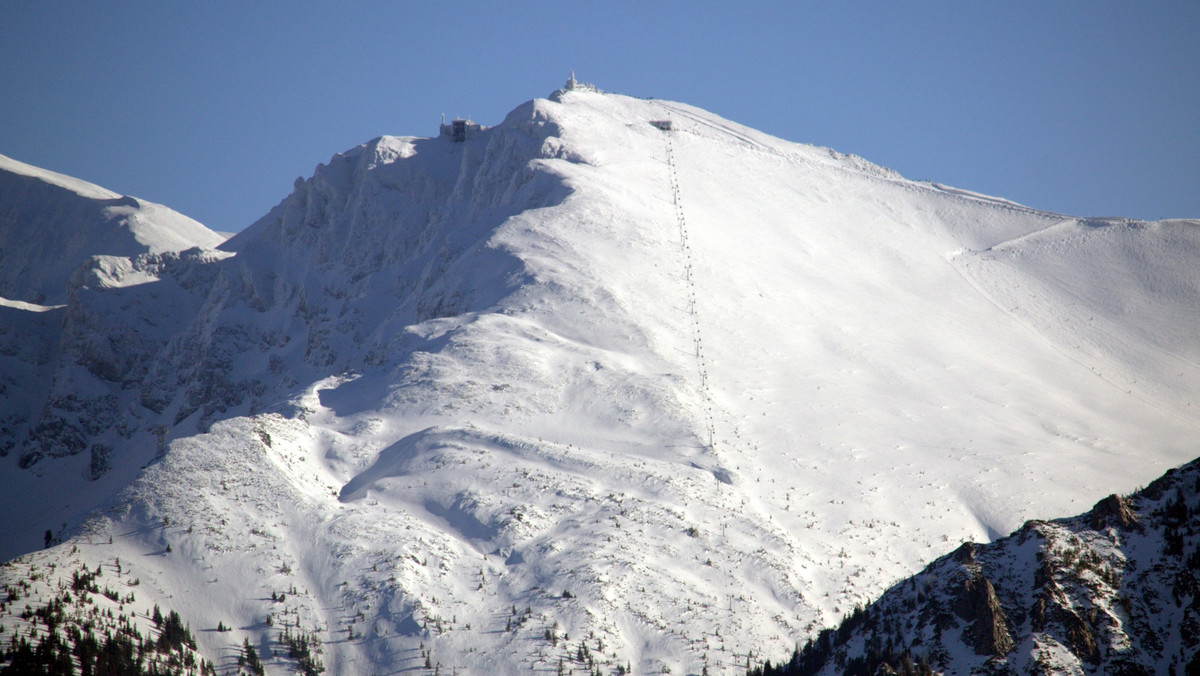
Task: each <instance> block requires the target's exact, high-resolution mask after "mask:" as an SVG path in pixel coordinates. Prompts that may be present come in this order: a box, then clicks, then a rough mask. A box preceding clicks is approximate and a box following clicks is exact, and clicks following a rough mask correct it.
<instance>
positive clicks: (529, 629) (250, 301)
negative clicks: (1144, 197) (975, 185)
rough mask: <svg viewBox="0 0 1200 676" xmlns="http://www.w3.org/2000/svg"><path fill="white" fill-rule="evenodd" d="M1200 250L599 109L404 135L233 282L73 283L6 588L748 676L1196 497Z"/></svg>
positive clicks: (1179, 235)
mask: <svg viewBox="0 0 1200 676" xmlns="http://www.w3.org/2000/svg"><path fill="white" fill-rule="evenodd" d="M1198 225H1200V224H1198V223H1197V222H1196V221H1168V222H1156V223H1145V222H1136V221H1126V220H1114V219H1104V220H1096V219H1082V218H1073V217H1068V216H1064V215H1060V214H1049V213H1045V212H1039V211H1037V210H1034V209H1030V208H1027V207H1023V206H1020V205H1017V204H1013V203H1011V202H1008V201H1005V200H1002V199H997V198H991V197H986V196H982V195H977V194H974V193H970V192H967V191H963V190H958V189H954V188H949V187H946V186H942V185H939V184H932V183H925V182H914V181H909V180H906V179H904V178H902V177H900V176H898V175H897V174H895V173H894V172H892V171H889V170H886V169H883V168H881V167H878V166H875V165H873V164H871V163H869V162H867V161H865V160H863V159H861V158H858V157H854V156H848V155H842V154H840V153H837V152H834V151H832V150H829V149H825V148H819V147H814V146H808V145H801V144H795V143H790V142H787V141H783V140H780V139H777V138H773V137H770V136H767V135H765V134H762V133H760V132H757V131H754V130H752V129H748V128H746V127H743V126H741V125H738V124H735V123H733V122H730V121H727V120H724V119H722V118H720V117H718V116H716V115H713V114H711V113H708V112H705V111H703V110H700V109H697V108H694V107H691V106H687V105H684V104H680V103H674V102H668V101H657V100H640V99H634V98H630V97H626V96H619V95H611V94H602V93H600V92H598V91H595V90H594V88H585V87H577V88H575V89H571V90H562V91H560V92H557V93H556V94H555V95H554V96H553V97H552V99H550V100H542V99H539V100H534V101H530V102H528V103H525V104H523V105H521V106H519V107H518V108H516V109H515V110H513V111H512V112H511V113H510V114H509V115H508V116H507V117H506V118H505V120H504V121H503V122H501V123H500V124H497V125H495V126H491V127H481V126H480V127H472V128H471V130H470V132H469V133H466V131H465V127H464V133H463V134H461V135H459V134H456V133H453V128H452V133H450V134H446V135H441V136H438V137H435V138H413V137H386V136H385V137H381V138H378V139H375V140H373V141H370V142H368V143H366V144H364V145H362V146H359V147H358V148H355V149H352V150H350V151H347V152H345V153H342V154H339V155H336V156H335V157H334V158H332V160H330V161H329V163H327V164H324V165H321V166H319V167H317V170H316V172H315V174H314V175H313V177H312V178H309V179H307V180H298V181H297V182H296V185H295V189H294V191H293V193H292V194H291V195H289V196H288V197H287V198H286V199H284V200H283V201H282V202H281V203H280V204H279V205H278V206H277V207H275V208H274V209H272V210H271V212H270V213H268V214H267V215H266V216H264V217H263V218H262V219H260V220H259V221H257V222H256V223H254V224H253V225H251V226H250V227H248V228H247V229H246V230H245V231H243V232H242V233H241V234H239V235H237V236H235V237H234V238H232V239H230V240H229V241H227V242H225V243H223V244H221V245H220V248H219V249H217V250H210V249H195V250H191V251H188V252H183V253H178V254H166V253H164V254H156V255H149V254H147V255H141V256H136V257H132V258H129V257H126V258H105V259H95V262H94V263H93V264H92V265H91V266H90V267H89V268H86V269H84V270H81V271H79V272H77V273H76V281H75V282H74V285H73V288H74V289H75V291H74V292H73V293H72V294H71V295H70V296H69V300H68V305H67V307H66V308H65V310H64V311H63V313H62V314H61V315H58V317H60V319H59V320H57V321H61V322H62V324H61V327H60V328H55V327H51V328H53V329H54V330H60V331H61V338H60V340H59V348H58V349H57V351H55V352H54V353H53V354H48V355H46V356H45V359H46V362H45V366H44V367H43V368H40V369H39V370H38V372H37V373H38V375H37V377H36V378H32V377H31V379H30V381H29V382H28V383H26V385H27V387H28V391H29V392H34V393H37V397H39V401H42V402H44V405H39V406H37V407H29V406H25V405H23V404H22V405H21V406H18V405H17V404H16V403H14V402H17V401H19V400H21V396H22V395H21V394H20V393H19V392H17V391H16V390H14V389H13V388H11V387H10V388H9V389H8V390H6V391H5V393H4V395H3V396H4V397H5V398H4V399H3V400H2V405H3V406H4V407H5V408H4V411H5V412H6V413H5V414H6V415H7V416H8V417H7V419H8V420H10V421H12V422H10V423H8V424H7V425H6V426H5V427H4V428H2V429H0V434H7V435H8V436H7V437H4V436H0V444H6V446H2V447H4V448H6V449H8V450H7V457H5V458H0V466H2V469H0V494H2V495H4V497H3V498H0V500H3V502H2V503H0V504H2V505H3V507H2V510H3V513H5V514H12V513H16V512H17V510H18V509H22V508H24V509H27V508H26V507H23V506H25V505H32V506H34V510H33V511H32V512H31V513H34V514H38V515H42V519H43V521H44V523H42V522H37V520H36V519H35V520H32V521H25V522H22V523H13V522H12V521H11V520H9V524H7V525H5V526H4V528H7V529H8V530H7V532H5V533H4V534H3V538H2V539H0V541H2V542H3V544H4V546H5V551H4V554H5V555H6V556H15V555H18V554H21V553H22V552H28V551H30V550H33V549H35V548H37V547H40V546H41V545H42V544H43V534H44V532H45V531H46V530H49V531H51V532H50V533H49V536H50V537H49V540H51V541H54V542H61V544H59V545H57V546H55V547H52V548H50V549H49V550H47V551H46V552H43V553H40V554H36V555H33V554H31V555H27V556H25V557H23V558H22V559H21V563H20V565H15V564H14V565H13V566H10V568H9V569H8V572H6V573H4V575H5V577H6V580H7V583H8V584H14V583H13V582H12V581H11V580H9V579H10V578H14V577H16V576H18V575H21V574H25V573H26V572H27V571H28V570H30V568H29V566H33V565H41V564H43V563H45V562H47V561H50V560H56V561H67V560H70V561H73V562H77V564H76V563H72V564H71V565H81V566H85V567H87V566H90V567H91V569H94V568H95V567H96V566H97V565H102V566H109V567H112V566H113V565H114V563H115V561H116V560H117V559H119V562H120V563H119V566H118V567H117V568H114V570H120V571H123V572H122V573H121V575H123V576H125V578H128V577H130V576H133V577H136V579H137V580H138V581H139V587H138V589H137V601H136V604H135V605H134V607H135V608H136V609H137V612H139V613H142V614H143V615H145V614H146V613H148V612H149V605H148V604H150V605H152V604H153V603H156V602H157V603H162V604H163V605H164V606H167V605H170V606H171V607H173V608H174V609H176V610H178V611H179V613H180V614H181V615H182V616H183V617H185V618H187V619H188V621H189V622H190V623H191V626H192V627H193V628H198V629H199V628H209V629H211V628H216V627H218V626H221V627H231V628H232V630H231V631H228V632H224V631H213V632H200V633H198V634H197V636H196V642H197V644H198V650H199V651H200V653H201V654H202V655H206V656H208V658H209V659H218V657H219V656H222V655H228V654H230V651H231V650H234V649H236V648H238V646H242V645H243V642H246V645H251V646H253V647H255V648H256V650H257V652H258V654H265V655H274V657H273V658H272V659H271V661H269V663H268V668H269V669H270V668H279V669H282V668H284V666H285V665H288V666H289V668H291V667H297V666H300V665H301V663H300V661H298V660H300V658H299V657H297V656H296V654H292V653H290V652H289V648H288V647H287V646H290V645H291V643H289V641H293V640H294V639H295V636H296V635H297V632H300V635H302V636H304V637H312V638H314V639H319V642H320V644H321V645H322V646H323V647H322V652H321V656H320V659H321V661H322V662H323V665H324V666H325V668H326V669H327V670H329V671H330V672H332V673H339V672H341V673H350V672H358V673H369V672H371V671H379V672H391V671H395V670H397V669H401V670H403V669H417V670H420V669H430V670H435V669H437V667H438V665H440V667H441V669H442V670H452V669H455V668H457V669H458V670H459V671H464V672H472V673H517V672H528V671H530V670H552V669H555V668H557V667H559V666H561V665H566V666H572V667H575V668H587V669H588V670H594V669H600V670H601V671H602V672H603V673H618V672H623V671H628V670H632V671H633V672H635V673H649V672H658V673H661V672H663V671H664V670H668V669H669V670H671V671H672V672H673V673H699V672H701V671H702V670H703V669H705V668H708V669H709V670H713V671H716V672H727V671H730V670H733V669H738V668H745V667H746V666H747V664H748V661H749V655H748V653H749V652H750V651H751V650H755V649H758V648H759V647H760V646H762V645H764V643H763V641H764V638H765V640H766V645H767V647H768V649H769V650H773V651H776V652H778V653H779V654H783V653H785V652H789V651H790V650H791V649H792V647H793V645H794V644H795V643H796V642H797V641H799V640H801V639H802V638H803V637H806V636H811V635H814V634H815V632H816V631H818V630H819V629H820V628H822V627H823V626H826V625H828V624H829V623H831V622H832V621H833V620H835V619H837V618H838V617H840V616H841V615H842V614H844V613H846V612H847V611H848V610H849V609H850V608H851V607H853V606H854V605H855V604H856V603H859V602H863V601H865V600H867V599H869V598H871V597H873V596H874V595H876V594H877V593H879V592H881V591H882V590H883V589H884V588H885V587H886V586H887V585H888V584H890V583H891V582H893V581H894V580H896V579H898V578H899V577H901V576H904V575H908V574H910V573H912V572H913V571H915V570H917V569H919V568H920V567H921V566H923V565H924V564H926V563H927V562H928V561H930V560H932V559H933V558H934V557H935V556H937V555H939V554H941V553H943V552H944V551H946V550H948V549H950V548H952V547H953V546H955V545H956V544H957V543H959V542H961V541H964V540H982V541H987V540H990V539H992V538H994V537H998V536H999V535H1000V534H1002V533H1007V532H1009V531H1011V530H1012V529H1014V528H1015V527H1016V526H1018V525H1019V524H1020V523H1022V522H1023V521H1025V520H1026V519H1028V518H1030V517H1034V516H1039V515H1043V514H1058V513H1071V511H1072V510H1071V505H1072V504H1075V503H1078V505H1084V504H1091V503H1093V502H1095V497H1096V496H1097V495H1106V494H1108V493H1112V492H1123V491H1127V490H1129V489H1132V488H1133V487H1134V486H1135V485H1137V484H1138V483H1144V482H1146V481H1149V480H1150V479H1152V478H1154V477H1155V476H1156V475H1158V474H1160V473H1162V472H1163V471H1164V470H1166V469H1167V468H1168V467H1171V466H1174V465H1177V464H1179V463H1181V462H1183V461H1185V460H1188V459H1190V458H1191V457H1192V456H1193V455H1194V453H1195V449H1194V444H1192V442H1191V439H1194V438H1195V435H1196V432H1197V425H1198V423H1200V411H1197V410H1196V407H1194V406H1192V403H1193V402H1194V401H1196V397H1197V393H1198V391H1200V330H1198V329H1200V320H1198V319H1197V315H1196V314H1195V312H1194V308H1195V307H1197V306H1198V303H1200V278H1198V276H1197V275H1198V273H1197V271H1198V270H1200V266H1198V265H1197V264H1196V263H1197V261H1198V259H1200V227H1198ZM12 310H13V312H14V313H16V312H32V310H24V309H20V308H13V309H12ZM22 316H25V315H22ZM29 321H32V320H29ZM39 326H40V325H39ZM51 328H46V329H45V330H47V331H49V330H51ZM22 411H24V412H26V413H27V418H28V419H21V418H20V414H21V412H22ZM110 542H111V544H110ZM68 550H70V552H71V553H70V554H69V555H68V554H67V551H68ZM59 570H60V571H66V572H62V573H61V574H63V575H68V574H70V566H68V565H65V564H64V565H62V566H60V567H59ZM47 584H49V583H47ZM44 588H46V589H50V587H49V586H45V587H44ZM29 593H31V594H32V593H33V592H29ZM281 595H282V596H283V600H280V596H281ZM3 621H4V623H5V624H6V625H13V626H16V627H19V628H20V629H19V630H21V631H24V627H26V626H27V625H26V624H22V622H23V621H22V620H19V619H17V618H15V617H11V616H6V617H5V618H4V620H3ZM285 630H286V633H285ZM306 640H307V638H306ZM289 654H291V656H290V657H288V655H289ZM272 665H274V667H272Z"/></svg>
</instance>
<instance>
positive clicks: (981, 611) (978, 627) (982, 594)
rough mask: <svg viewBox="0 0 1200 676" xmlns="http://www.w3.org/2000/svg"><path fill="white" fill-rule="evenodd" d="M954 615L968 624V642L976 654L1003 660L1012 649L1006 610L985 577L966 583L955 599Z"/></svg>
mask: <svg viewBox="0 0 1200 676" xmlns="http://www.w3.org/2000/svg"><path fill="white" fill-rule="evenodd" d="M954 612H955V614H956V615H958V617H959V618H961V619H962V620H963V621H965V622H967V623H968V625H969V626H968V628H967V635H968V636H969V637H970V638H969V639H968V643H969V644H970V645H971V647H972V648H974V649H975V654H977V655H984V656H988V657H1004V656H1005V655H1007V654H1008V652H1009V651H1010V650H1012V649H1013V641H1012V637H1011V636H1009V634H1008V622H1007V621H1006V619H1005V617H1004V608H1003V607H1001V605H1000V599H998V598H997V597H996V590H995V589H994V588H993V587H992V583H991V582H989V581H988V580H987V578H985V577H983V575H982V574H978V575H974V576H972V577H968V578H967V579H966V580H964V581H963V583H962V586H961V587H960V588H959V590H958V595H957V596H956V597H955V601H954Z"/></svg>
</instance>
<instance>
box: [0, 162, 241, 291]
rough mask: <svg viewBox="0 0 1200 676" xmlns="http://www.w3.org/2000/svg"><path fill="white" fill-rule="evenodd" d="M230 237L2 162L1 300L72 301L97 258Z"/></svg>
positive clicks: (150, 206) (140, 203)
mask: <svg viewBox="0 0 1200 676" xmlns="http://www.w3.org/2000/svg"><path fill="white" fill-rule="evenodd" d="M224 239H225V237H224V236H222V235H220V234H218V233H215V232H213V231H212V230H209V229H208V228H206V227H204V226H203V225H201V224H199V223H197V222H196V221H194V220H192V219H190V218H188V217H187V216H184V215H183V214H180V213H177V212H175V211H172V210H171V209H168V208H167V207H164V206H162V205H160V204H155V203H153V202H147V201H146V200H140V199H138V198H136V197H129V196H127V195H119V194H117V193H115V192H112V191H111V190H106V189H104V188H101V187H100V186H97V185H93V184H91V183H87V182H85V181H81V180H79V179H76V178H71V177H69V176H63V175H62V174H56V173H54V172H52V171H47V170H45V169H39V168H37V167H34V166H30V165H28V164H25V163H23V162H18V161H16V160H14V159H12V158H9V157H5V156H3V155H0V298H4V299H7V300H9V301H21V302H26V303H36V304H40V305H61V304H63V303H66V302H67V281H68V280H69V279H70V277H71V274H72V273H73V272H75V269H76V268H78V267H79V266H80V265H82V264H84V263H85V262H86V261H87V259H88V258H90V257H91V256H99V255H105V256H120V257H130V258H132V257H135V256H138V255H140V254H143V253H151V254H160V253H165V252H168V251H183V250H184V249H190V248H192V247H197V246H199V247H207V248H212V247H215V246H217V245H218V244H220V243H221V242H222V241H224Z"/></svg>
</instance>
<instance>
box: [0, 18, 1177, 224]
mask: <svg viewBox="0 0 1200 676" xmlns="http://www.w3.org/2000/svg"><path fill="white" fill-rule="evenodd" d="M572 68H573V69H575V71H576V73H577V75H578V77H579V79H580V80H583V81H586V82H592V83H594V84H596V85H597V86H599V87H601V88H602V89H605V90H608V91H613V92H619V93H624V94H631V95H635V96H645V97H658V98H667V99H673V100H677V101H683V102H686V103H690V104H693V105H697V106H700V107H702V108H705V109H708V110H711V111H713V112H715V113H718V114H720V115H723V116H725V117H727V118H730V119H732V120H734V121H737V122H741V123H743V124H747V125H749V126H752V127H755V128H758V129H761V130H763V131H765V132H768V133H770V134H774V135H776V136H780V137H783V138H786V139H790V140H793V141H800V142H804V143H813V144H817V145H823V146H829V147H832V148H834V149H836V150H839V151H842V152H847V153H854V154H857V155H861V156H863V157H865V158H867V159H868V160H871V161H872V162H875V163H877V164H882V165H884V166H887V167H890V168H892V169H895V170H897V171H899V172H900V173H901V174H903V175H904V176H906V177H908V178H913V179H928V180H933V181H938V182H941V183H948V184H951V185H954V186H957V187H960V188H966V189H970V190H975V191H978V192H983V193H987V194H991V195H997V196H1000V197H1005V198H1008V199H1012V200H1015V201H1018V202H1021V203H1023V204H1027V205H1029V206H1033V207H1037V208H1041V209H1046V210H1051V211H1059V212H1064V213H1069V214H1072V215H1078V216H1128V217H1133V218H1144V219H1157V218H1169V217H1190V218H1200V2H1196V1H1195V0H1187V1H1184V2H1168V1H1157V0H1156V1H1154V2H1102V1H1096V0H1088V1H1086V2H1054V1H1048V2H1040V1H1039V2H1032V1H1031V2H965V3H964V2H892V1H888V2H876V3H866V2H858V3H856V2H833V1H830V2H799V1H790V2H759V3H729V2H724V3H717V2H674V1H656V2H620V1H606V2H594V3H582V2H561V1H559V2H490V3H482V2H480V3H477V2H432V1H421V2H416V1H413V2H400V1H398V0H397V1H391V2H345V3H333V2H266V1H264V2H241V1H238V2H220V1H211V2H210V1H206V2H162V1H160V0H154V1H135V0H124V1H122V2H112V3H91V2H87V3H85V2H56V1H54V2H34V1H32V0H30V1H25V0H10V1H8V2H3V3H0V154H4V155H8V156H10V157H13V158H15V159H18V160H21V161H23V162H28V163H30V164H35V165H38V166H41V167H45V168H47V169H52V170H54V171H58V172H61V173H65V174H69V175H72V176H76V177H78V178H82V179H85V180H88V181H91V182H93V183H98V184H100V185H102V186H104V187H106V188H110V189H112V190H115V191H118V192H122V193H125V194H130V195H135V196H138V197H142V198H145V199H149V200H152V201H155V202H161V203H163V204H166V205H168V206H170V207H172V208H175V209H177V210H178V211H181V212H183V213H185V214H187V215H189V216H192V217H193V218H196V219H197V220H200V221H201V222H203V223H205V224H206V225H208V226H209V227H212V228H214V229H217V230H225V231H237V230H240V229H242V228H244V227H245V226H247V225H249V224H250V223H251V222H253V221H254V220H256V219H257V218H258V217H260V216H262V215H263V214H265V213H266V212H267V210H268V209H270V208H271V207H272V206H274V205H275V204H276V203H278V202H279V201H280V200H281V199H283V198H284V197H285V196H286V195H287V194H288V193H289V192H290V191H291V184H292V181H293V180H294V179H295V178H296V177H297V176H305V177H307V176H309V175H311V174H312V171H313V168H314V167H315V166H316V165H317V164H318V163H320V162H325V161H327V160H328V159H329V157H330V156H331V155H332V154H334V153H336V152H339V151H341V150H345V149H347V148H350V147H353V146H355V145H358V144H359V143H362V142H364V141H367V140H369V139H371V138H373V137H375V136H379V135H381V134H397V135H417V136H428V135H434V134H436V133H437V123H438V120H439V117H440V115H441V114H442V113H446V114H447V116H454V115H463V116H467V115H470V116H471V117H472V118H473V119H475V120H476V121H478V122H480V123H483V124H495V123H497V122H499V121H500V120H502V119H503V117H504V115H505V114H506V113H507V112H508V111H509V110H511V109H512V108H514V107H516V106H517V105H519V104H520V103H522V102H524V101H526V100H528V99H531V98H535V97H544V96H546V95H548V94H549V93H550V92H551V91H552V90H554V89H556V88H557V87H559V86H561V84H562V82H563V81H564V80H565V79H566V76H567V73H568V70H569V69H572ZM0 206H2V205H0Z"/></svg>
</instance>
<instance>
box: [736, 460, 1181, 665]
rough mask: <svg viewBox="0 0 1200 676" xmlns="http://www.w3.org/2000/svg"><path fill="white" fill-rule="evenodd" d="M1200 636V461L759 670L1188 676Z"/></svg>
mask: <svg viewBox="0 0 1200 676" xmlns="http://www.w3.org/2000/svg"><path fill="white" fill-rule="evenodd" d="M947 609H949V610H950V611H952V613H953V618H951V617H950V616H949V614H948V613H947ZM954 618H956V619H957V621H956V620H955V619H954ZM959 630H961V631H959ZM1198 639H1200V460H1196V461H1194V462H1191V463H1189V464H1187V465H1185V466H1183V467H1181V468H1179V469H1177V470H1172V471H1170V472H1169V473H1167V475H1166V476H1164V477H1163V478H1161V479H1159V480H1157V481H1155V482H1154V483H1153V484H1151V485H1150V486H1149V487H1147V488H1146V489H1145V490H1143V491H1141V492H1139V493H1136V494H1134V495H1130V496H1117V495H1112V496H1109V497H1107V498H1105V499H1104V500H1101V501H1100V502H1099V503H1098V504H1097V505H1096V507H1095V508H1094V509H1092V510H1091V511H1089V512H1088V513H1086V514H1084V515H1082V516H1078V517H1074V518H1070V519H1060V520H1056V521H1031V522H1029V523H1028V524H1026V525H1025V527H1023V528H1022V529H1021V530H1019V531H1017V532H1016V533H1014V534H1013V535H1011V536H1009V537H1006V538H1003V539H1001V540H997V541H996V542H994V543H992V544H989V545H976V544H965V545H963V546H962V547H960V548H959V549H958V550H957V551H956V552H954V553H953V554H951V555H948V556H946V557H943V558H941V559H939V560H938V561H935V562H934V563H933V564H931V565H930V566H929V567H928V568H926V569H925V570H924V571H922V572H921V573H919V574H917V575H916V576H914V577H912V578H910V579H909V580H906V581H904V582H901V583H900V584H898V585H896V586H895V587H893V588H892V589H890V590H888V591H887V592H886V593H885V594H884V595H883V596H882V597H881V598H880V599H879V600H878V601H876V602H874V603H872V604H871V605H869V606H867V607H866V608H865V609H863V610H861V611H859V612H856V613H855V615H854V616H853V617H851V618H848V620H847V621H846V623H844V624H843V625H842V626H841V627H840V628H838V629H837V630H836V631H834V630H830V631H829V632H828V633H827V634H825V635H822V637H821V638H820V639H818V640H817V641H816V642H813V643H811V644H810V645H809V646H808V647H806V648H805V649H804V650H803V651H801V652H800V653H799V654H798V655H797V656H796V657H795V658H794V659H793V660H792V661H790V662H788V663H785V664H784V665H781V666H780V667H778V668H768V669H766V670H760V672H761V673H768V674H840V673H895V672H896V671H901V672H905V669H909V671H907V672H906V673H912V669H911V665H914V664H916V665H920V667H921V669H926V668H928V669H929V670H932V671H934V672H943V673H948V674H950V673H994V674H1008V673H1044V674H1055V673H1080V672H1082V673H1093V674H1113V673H1122V674H1126V673H1127V674H1152V673H1189V674H1190V673H1194V670H1195V668H1196V667H1197V665H1200V642H1198ZM904 665H909V666H908V667H905V666H904ZM877 670H878V671H877Z"/></svg>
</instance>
